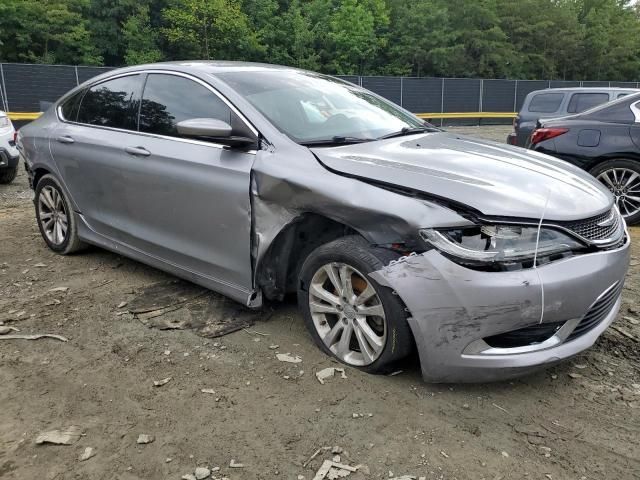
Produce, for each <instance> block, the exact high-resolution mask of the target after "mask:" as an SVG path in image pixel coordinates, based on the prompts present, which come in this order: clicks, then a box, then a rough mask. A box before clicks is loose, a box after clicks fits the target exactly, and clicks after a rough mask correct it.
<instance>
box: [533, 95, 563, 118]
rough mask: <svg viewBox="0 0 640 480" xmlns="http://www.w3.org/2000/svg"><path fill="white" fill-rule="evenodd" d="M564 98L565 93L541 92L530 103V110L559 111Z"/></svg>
mask: <svg viewBox="0 0 640 480" xmlns="http://www.w3.org/2000/svg"><path fill="white" fill-rule="evenodd" d="M563 98H564V93H539V94H537V95H535V96H534V97H533V98H532V99H531V103H529V111H530V112H540V113H553V112H557V111H558V108H560V104H561V103H562V99H563Z"/></svg>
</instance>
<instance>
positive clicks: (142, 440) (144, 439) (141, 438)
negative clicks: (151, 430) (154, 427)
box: [136, 433, 156, 445]
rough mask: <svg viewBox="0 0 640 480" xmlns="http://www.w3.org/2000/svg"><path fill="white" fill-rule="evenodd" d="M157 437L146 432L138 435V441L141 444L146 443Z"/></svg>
mask: <svg viewBox="0 0 640 480" xmlns="http://www.w3.org/2000/svg"><path fill="white" fill-rule="evenodd" d="M155 439H156V438H155V437H154V436H153V435H147V434H146V433H141V434H140V435H138V439H137V440H136V443H137V444H139V445H146V444H147V443H152V442H153V441H154V440H155Z"/></svg>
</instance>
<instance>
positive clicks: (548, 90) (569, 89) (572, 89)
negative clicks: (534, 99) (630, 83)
mask: <svg viewBox="0 0 640 480" xmlns="http://www.w3.org/2000/svg"><path fill="white" fill-rule="evenodd" d="M595 91H601V92H602V91H607V92H640V89H639V88H633V87H629V88H625V87H563V88H543V89H541V90H534V91H532V92H530V93H529V95H532V94H534V93H541V92H545V93H555V92H558V93H563V92H595Z"/></svg>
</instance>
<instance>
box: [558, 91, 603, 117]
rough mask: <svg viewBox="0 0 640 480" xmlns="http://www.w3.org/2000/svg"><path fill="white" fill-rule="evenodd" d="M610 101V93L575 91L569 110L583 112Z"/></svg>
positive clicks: (570, 111) (569, 111)
mask: <svg viewBox="0 0 640 480" xmlns="http://www.w3.org/2000/svg"><path fill="white" fill-rule="evenodd" d="M608 101H609V94H608V93H574V94H573V95H572V96H571V100H569V106H568V107H567V112H568V113H581V112H584V111H585V110H589V109H590V108H593V107H596V106H598V105H601V104H603V103H607V102H608Z"/></svg>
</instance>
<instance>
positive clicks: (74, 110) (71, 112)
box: [60, 90, 84, 122]
mask: <svg viewBox="0 0 640 480" xmlns="http://www.w3.org/2000/svg"><path fill="white" fill-rule="evenodd" d="M82 95H84V90H81V91H79V92H78V93H76V94H75V95H73V96H72V97H71V98H69V99H67V100H66V101H65V102H64V103H63V104H62V106H61V107H60V108H61V111H62V118H64V119H65V120H69V121H70V122H75V121H76V119H77V118H78V106H79V105H80V100H82Z"/></svg>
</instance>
